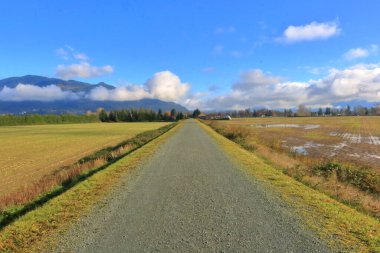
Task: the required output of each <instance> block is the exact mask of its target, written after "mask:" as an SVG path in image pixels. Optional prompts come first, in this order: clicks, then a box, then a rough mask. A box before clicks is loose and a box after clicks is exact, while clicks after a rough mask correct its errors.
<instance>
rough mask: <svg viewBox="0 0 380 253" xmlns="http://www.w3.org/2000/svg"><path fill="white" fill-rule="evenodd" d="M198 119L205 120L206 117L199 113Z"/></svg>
mask: <svg viewBox="0 0 380 253" xmlns="http://www.w3.org/2000/svg"><path fill="white" fill-rule="evenodd" d="M198 118H200V119H207V115H206V114H204V113H201V114H199V115H198Z"/></svg>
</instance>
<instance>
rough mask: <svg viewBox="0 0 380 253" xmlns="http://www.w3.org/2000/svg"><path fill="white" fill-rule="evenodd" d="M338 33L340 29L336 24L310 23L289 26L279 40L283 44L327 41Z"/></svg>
mask: <svg viewBox="0 0 380 253" xmlns="http://www.w3.org/2000/svg"><path fill="white" fill-rule="evenodd" d="M340 31H341V29H340V28H339V26H338V24H337V23H336V22H326V23H318V22H311V23H310V24H307V25H301V26H293V25H291V26H289V27H288V28H286V29H285V31H284V33H283V37H282V38H280V39H279V40H280V41H285V42H300V41H313V40H321V39H328V38H330V37H332V36H334V35H338V34H339V33H340Z"/></svg>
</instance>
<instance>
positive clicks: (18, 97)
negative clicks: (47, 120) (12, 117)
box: [0, 84, 79, 101]
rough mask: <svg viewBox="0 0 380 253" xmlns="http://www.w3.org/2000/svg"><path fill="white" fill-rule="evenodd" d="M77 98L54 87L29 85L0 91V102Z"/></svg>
mask: <svg viewBox="0 0 380 253" xmlns="http://www.w3.org/2000/svg"><path fill="white" fill-rule="evenodd" d="M78 98H79V96H78V95H77V94H75V93H73V92H70V91H62V90H61V88H59V87H58V86H56V85H49V86H46V87H39V86H35V85H29V84H18V85H17V86H16V87H15V88H8V87H7V86H5V87H4V88H3V89H2V90H1V91H0V101H55V100H63V99H78Z"/></svg>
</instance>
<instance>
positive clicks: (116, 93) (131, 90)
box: [87, 85, 151, 101]
mask: <svg viewBox="0 0 380 253" xmlns="http://www.w3.org/2000/svg"><path fill="white" fill-rule="evenodd" d="M87 98H88V99H91V100H98V101H105V100H112V101H127V100H139V99H143V98H151V95H150V94H149V92H148V91H146V90H145V89H144V88H143V87H142V86H139V85H128V86H125V87H117V88H116V89H113V90H108V89H106V88H104V87H103V86H100V87H96V88H95V89H92V90H91V91H90V93H89V94H88V95H87Z"/></svg>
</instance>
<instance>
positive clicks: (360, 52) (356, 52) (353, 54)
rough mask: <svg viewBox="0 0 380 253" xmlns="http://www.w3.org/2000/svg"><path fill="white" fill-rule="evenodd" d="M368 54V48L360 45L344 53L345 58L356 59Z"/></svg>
mask: <svg viewBox="0 0 380 253" xmlns="http://www.w3.org/2000/svg"><path fill="white" fill-rule="evenodd" d="M368 55H369V52H368V50H367V49H363V48H360V47H358V48H352V49H350V50H348V51H347V53H345V54H344V58H346V59H347V60H354V59H358V58H365V57H367V56H368Z"/></svg>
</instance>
